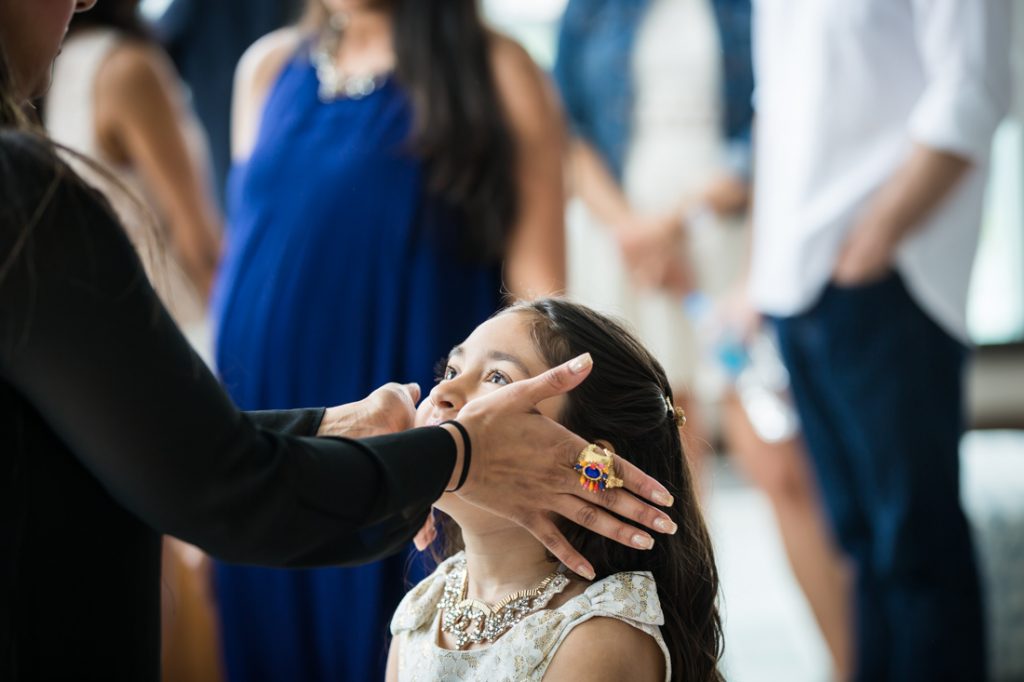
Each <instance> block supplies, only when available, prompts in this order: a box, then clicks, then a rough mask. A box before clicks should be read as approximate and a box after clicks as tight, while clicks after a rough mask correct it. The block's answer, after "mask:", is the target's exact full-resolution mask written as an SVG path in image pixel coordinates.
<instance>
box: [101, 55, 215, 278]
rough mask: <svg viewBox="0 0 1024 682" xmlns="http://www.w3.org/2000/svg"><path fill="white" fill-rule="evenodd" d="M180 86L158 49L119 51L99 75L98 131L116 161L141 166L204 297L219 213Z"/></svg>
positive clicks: (211, 270)
mask: <svg viewBox="0 0 1024 682" xmlns="http://www.w3.org/2000/svg"><path fill="white" fill-rule="evenodd" d="M179 88H180V86H179V85H178V83H177V81H176V80H175V77H174V74H173V71H172V67H171V66H170V64H169V63H168V62H167V60H166V58H165V57H164V56H163V55H162V54H161V53H160V52H158V51H157V50H156V49H155V48H151V47H148V46H146V45H143V44H136V43H132V44H127V45H125V46H123V47H120V48H118V49H117V50H116V51H115V52H114V53H113V54H112V55H111V56H110V57H109V58H108V59H107V60H106V62H105V63H104V64H103V66H102V68H101V70H100V73H99V76H98V79H97V95H96V97H97V128H98V130H97V132H98V133H99V137H100V139H101V140H102V141H103V142H104V144H105V146H106V147H108V148H109V151H110V152H111V155H112V156H113V157H114V158H120V159H123V160H124V161H126V162H127V163H129V164H130V165H132V166H133V167H134V168H136V169H137V170H138V171H139V173H140V175H141V176H142V178H143V181H144V183H145V186H146V187H147V188H148V190H149V191H150V192H151V193H152V196H153V199H154V200H155V201H156V204H157V209H158V212H159V213H160V214H161V215H162V216H163V217H164V218H165V219H166V220H167V224H168V228H169V230H170V237H171V245H172V247H173V248H174V250H175V251H176V252H177V253H178V254H179V256H180V260H181V263H182V265H183V267H184V269H185V271H186V272H187V274H188V276H189V278H190V279H191V280H192V282H193V283H194V284H195V285H196V287H197V288H198V289H199V291H200V292H202V293H203V295H204V296H207V295H209V292H210V288H211V286H212V283H213V276H214V272H215V270H216V267H217V261H218V258H219V255H220V237H219V234H220V216H219V215H218V211H217V209H216V207H215V203H214V200H213V198H212V196H211V194H210V188H209V184H208V183H209V178H210V173H209V171H208V169H207V168H206V159H205V158H203V157H202V156H201V154H197V153H195V152H193V151H192V150H191V149H190V148H189V144H188V134H189V133H188V130H187V123H186V118H185V117H186V116H187V114H186V113H185V108H184V105H183V103H182V102H181V93H180V91H179Z"/></svg>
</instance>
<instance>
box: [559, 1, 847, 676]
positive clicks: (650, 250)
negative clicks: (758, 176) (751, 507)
mask: <svg viewBox="0 0 1024 682" xmlns="http://www.w3.org/2000/svg"><path fill="white" fill-rule="evenodd" d="M750 38H751V5H750V1H749V0H647V1H643V2H636V1H634V0H569V3H568V5H567V7H566V10H565V14H564V16H563V18H562V23H561V29H560V33H559V40H558V47H557V53H556V54H557V56H556V62H555V67H554V72H555V76H556V79H557V82H558V85H559V87H560V90H561V93H562V97H563V100H564V102H565V106H566V109H567V111H568V116H569V119H570V121H571V123H572V128H573V132H574V139H573V140H572V142H571V147H570V160H569V167H570V175H571V184H572V190H573V192H574V194H575V195H576V197H578V199H580V200H581V201H575V202H573V203H572V204H571V205H570V209H569V211H568V218H567V227H568V244H567V246H568V257H569V268H568V275H569V285H568V288H569V291H570V293H571V294H572V295H573V296H574V297H576V298H577V299H579V300H581V301H584V302H586V303H588V304H590V305H592V306H594V307H597V308H600V309H602V310H605V311H611V312H613V313H615V314H619V315H623V316H624V317H625V318H626V319H628V320H629V321H630V322H631V323H632V324H633V325H635V327H636V328H637V329H638V331H639V333H640V334H641V335H642V336H643V337H644V339H645V340H646V342H647V343H648V344H649V346H650V347H651V348H652V350H654V352H655V355H656V356H657V357H658V358H659V359H660V360H661V362H662V363H663V364H664V366H665V370H666V373H667V374H668V376H669V379H670V381H671V382H672V384H673V390H674V392H675V395H676V396H677V397H678V396H685V397H684V398H683V399H682V400H681V402H682V404H683V406H684V407H685V409H686V410H687V413H688V415H695V414H697V413H698V410H697V398H703V399H705V400H706V399H707V398H708V396H703V395H702V396H697V395H695V393H696V391H695V386H700V385H701V384H702V383H703V382H700V381H698V376H699V374H700V372H698V364H700V363H708V362H715V358H714V357H713V356H714V355H715V354H714V353H711V354H704V355H703V356H702V351H701V347H702V346H706V345H714V344H716V343H719V342H720V341H721V339H719V338H713V337H714V336H716V335H718V334H720V333H722V332H723V331H724V330H717V331H715V330H712V329H710V328H709V327H710V326H711V325H709V322H710V320H709V319H708V318H710V317H712V316H716V313H715V312H714V310H713V308H714V304H715V303H724V299H727V298H728V296H726V294H728V293H731V292H732V291H733V290H734V288H735V287H736V282H737V280H739V279H740V276H741V274H742V272H743V270H744V267H745V264H746V253H747V241H748V239H749V235H748V233H747V230H746V228H745V222H746V213H747V207H748V203H749V200H750V129H751V123H752V118H753V111H752V102H751V98H752V93H753V71H752V69H753V67H752V64H751V40H750ZM611 74H622V75H623V77H617V76H616V77H611V76H610V75H611ZM694 289H697V290H699V291H700V292H701V293H700V294H694V293H692V290H694ZM704 298H706V299H708V300H709V301H710V302H708V303H701V304H700V305H693V304H696V303H698V302H699V301H702V300H703V299H704ZM684 299H689V301H688V302H689V303H691V305H690V306H689V310H690V314H691V315H692V316H693V317H694V318H695V319H691V318H690V317H688V315H687V311H686V310H685V309H684ZM725 317H728V315H725ZM745 325H746V323H745V322H744V326H745ZM698 326H699V327H701V328H700V329H698ZM737 326H740V325H737ZM746 331H748V330H742V332H746ZM732 332H735V333H741V330H739V329H736V330H732ZM699 335H704V336H707V337H711V338H703V339H699V338H698V336H699ZM709 355H710V356H709ZM705 370H706V368H705ZM712 397H714V396H712ZM721 416H722V426H723V428H724V432H725V437H726V443H727V445H728V446H729V447H730V452H732V453H733V454H734V455H735V456H736V459H737V461H738V463H739V465H740V467H741V469H742V470H743V472H744V473H745V474H746V475H747V476H748V477H749V478H750V479H751V480H752V481H753V482H754V483H755V484H757V485H758V486H759V487H760V488H761V489H762V490H763V491H764V492H765V493H766V494H767V495H768V497H769V500H770V502H771V504H772V507H773V510H774V512H775V516H776V519H777V520H778V523H779V526H780V531H781V535H782V538H783V540H784V544H785V548H786V552H787V555H788V558H789V560H790V564H791V566H792V567H793V571H794V574H795V576H796V578H797V580H798V582H799V584H800V587H801V589H802V590H803V592H804V594H805V595H806V596H807V599H808V602H809V604H810V606H811V610H812V612H813V613H814V616H815V619H816V620H817V622H818V625H819V626H820V628H821V630H822V634H823V635H824V638H825V640H826V642H827V643H828V647H829V649H830V652H831V654H832V657H833V659H834V661H835V666H836V670H837V673H838V674H839V676H840V677H841V676H842V675H843V671H845V669H846V665H847V659H848V656H849V653H848V648H849V644H848V642H849V637H850V635H849V630H850V626H849V616H848V611H849V607H848V603H849V598H848V578H847V570H846V568H845V566H844V564H843V561H842V557H841V556H840V554H839V551H838V549H837V548H836V546H835V544H834V542H833V541H832V539H831V537H830V535H829V532H828V529H827V527H826V524H825V522H824V519H823V516H822V510H821V506H820V503H819V501H818V499H817V491H816V490H815V487H814V483H813V479H812V478H811V476H810V475H809V473H808V471H807V461H806V455H805V453H804V452H803V450H802V446H801V443H800V441H799V440H798V438H796V437H787V438H786V439H784V440H783V441H782V442H773V443H768V442H765V441H764V440H763V439H762V438H761V437H759V435H758V433H757V432H756V431H755V430H754V429H753V428H752V426H751V424H750V421H749V419H748V417H747V415H746V413H745V411H744V409H743V407H742V406H741V405H740V401H739V400H738V399H737V398H736V396H735V395H734V394H732V393H731V392H729V393H728V395H727V397H726V399H725V401H724V403H723V410H722V415H721ZM694 425H696V426H697V432H696V433H697V437H698V438H710V435H709V433H710V430H709V429H708V428H707V426H706V422H705V420H690V422H689V423H688V425H687V430H688V431H691V432H692V430H693V427H694ZM695 449H697V448H692V449H691V451H693V450H695Z"/></svg>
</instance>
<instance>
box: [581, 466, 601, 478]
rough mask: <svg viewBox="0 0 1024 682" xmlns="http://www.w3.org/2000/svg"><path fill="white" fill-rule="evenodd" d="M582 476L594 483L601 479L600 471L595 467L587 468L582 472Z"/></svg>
mask: <svg viewBox="0 0 1024 682" xmlns="http://www.w3.org/2000/svg"><path fill="white" fill-rule="evenodd" d="M583 475H584V476H586V477H587V478H589V479H590V480H592V481H596V480H597V479H599V478H601V470H600V469H598V468H597V467H595V466H589V467H587V468H586V469H584V470H583Z"/></svg>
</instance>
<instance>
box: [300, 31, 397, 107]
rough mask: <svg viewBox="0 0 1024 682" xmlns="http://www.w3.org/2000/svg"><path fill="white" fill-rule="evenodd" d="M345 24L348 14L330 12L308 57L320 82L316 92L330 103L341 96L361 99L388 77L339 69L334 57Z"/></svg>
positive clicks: (324, 100)
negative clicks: (345, 71) (331, 13)
mask: <svg viewBox="0 0 1024 682" xmlns="http://www.w3.org/2000/svg"><path fill="white" fill-rule="evenodd" d="M347 25H348V15H347V14H344V13H340V12H339V13H337V14H333V15H331V18H330V19H329V20H328V25H327V28H326V29H325V30H324V31H323V32H322V33H321V34H320V39H319V40H318V41H317V43H316V45H315V46H314V47H313V49H312V51H311V54H310V60H311V61H312V62H313V67H314V68H315V69H316V79H317V81H318V82H319V84H320V87H319V88H318V89H317V95H318V96H319V97H320V101H321V102H325V103H326V102H333V101H334V100H336V99H338V98H340V97H347V98H349V99H362V98H363V97H366V96H367V95H370V94H372V93H373V92H375V91H376V90H377V89H378V88H380V86H382V85H383V84H384V81H386V80H387V79H388V74H387V73H384V74H371V75H348V74H346V73H344V72H343V71H342V70H341V69H339V68H338V65H337V64H336V63H335V61H334V56H335V54H336V53H337V51H338V46H339V45H340V44H341V38H342V35H343V34H344V32H345V27H346V26H347Z"/></svg>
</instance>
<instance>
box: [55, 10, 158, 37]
mask: <svg viewBox="0 0 1024 682" xmlns="http://www.w3.org/2000/svg"><path fill="white" fill-rule="evenodd" d="M93 27H96V28H114V29H117V30H118V31H120V32H121V33H123V34H124V35H126V36H129V37H131V38H135V39H137V40H143V41H147V42H149V41H152V40H154V38H153V34H152V32H151V31H150V30H149V27H148V26H147V25H146V22H145V21H143V19H142V16H141V15H140V14H139V0H103V1H102V2H97V3H96V5H95V6H94V7H93V8H92V9H91V10H89V11H88V12H78V13H77V14H75V16H74V17H72V19H71V25H70V26H69V27H68V33H69V34H71V33H73V32H74V31H80V30H82V29H86V28H93Z"/></svg>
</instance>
